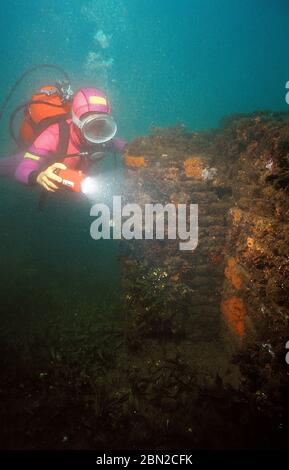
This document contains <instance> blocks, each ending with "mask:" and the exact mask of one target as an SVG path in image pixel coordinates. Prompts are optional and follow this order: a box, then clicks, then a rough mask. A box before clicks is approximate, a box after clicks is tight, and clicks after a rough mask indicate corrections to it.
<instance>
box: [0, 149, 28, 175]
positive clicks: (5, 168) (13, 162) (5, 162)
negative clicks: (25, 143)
mask: <svg viewBox="0 0 289 470" xmlns="http://www.w3.org/2000/svg"><path fill="white" fill-rule="evenodd" d="M22 158H23V152H19V153H17V154H16V155H11V156H9V157H3V158H2V157H1V158H0V176H9V177H13V176H14V173H15V170H16V168H17V166H18V165H19V163H20V161H21V159H22Z"/></svg>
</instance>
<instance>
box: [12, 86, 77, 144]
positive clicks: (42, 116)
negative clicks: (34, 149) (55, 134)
mask: <svg viewBox="0 0 289 470" xmlns="http://www.w3.org/2000/svg"><path fill="white" fill-rule="evenodd" d="M70 90H71V87H70V85H69V84H68V83H64V82H59V83H57V84H56V85H55V86H53V85H45V86H43V87H42V88H41V89H40V90H39V91H38V92H36V93H35V94H33V95H32V97H31V100H30V101H29V102H28V103H27V104H26V105H25V108H24V118H23V120H22V123H21V126H20V133H19V139H20V142H21V143H22V144H24V145H27V146H29V145H30V144H31V143H32V142H33V141H34V140H35V138H36V137H37V136H38V135H39V134H40V133H41V132H42V131H43V130H44V129H45V128H46V127H48V126H50V125H51V124H55V123H56V122H59V121H60V120H61V119H63V120H64V119H68V118H69V117H70V115H71V98H72V96H73V93H72V90H71V92H70ZM12 126H13V123H12ZM12 128H13V127H12Z"/></svg>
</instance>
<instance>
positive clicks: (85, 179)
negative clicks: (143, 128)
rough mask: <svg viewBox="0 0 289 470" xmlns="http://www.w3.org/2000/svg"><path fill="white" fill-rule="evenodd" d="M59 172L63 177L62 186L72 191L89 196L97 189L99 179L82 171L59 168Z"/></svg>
mask: <svg viewBox="0 0 289 470" xmlns="http://www.w3.org/2000/svg"><path fill="white" fill-rule="evenodd" d="M57 174H58V175H59V176H60V178H62V183H61V184H62V186H64V187H65V188H66V189H69V190H70V191H73V192H75V193H83V194H85V195H86V196H88V195H90V194H92V193H95V191H96V190H97V181H96V180H95V179H94V178H90V177H89V176H86V174H85V173H83V172H82V171H78V170H69V169H66V170H59V171H58V173H57Z"/></svg>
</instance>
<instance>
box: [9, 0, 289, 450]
mask: <svg viewBox="0 0 289 470" xmlns="http://www.w3.org/2000/svg"><path fill="white" fill-rule="evenodd" d="M0 31H1V32H0V35H1V41H0V58H1V64H2V68H1V76H0V102H1V100H2V99H4V97H5V96H6V94H7V93H8V91H9V89H10V86H11V84H12V83H14V82H15V81H16V80H17V78H18V77H19V76H20V75H21V74H22V73H23V72H24V71H25V70H26V69H27V68H29V67H33V66H34V65H36V64H41V63H53V64H56V65H61V66H62V67H63V68H64V69H65V70H66V71H67V72H68V73H69V75H70V77H71V79H72V85H73V87H74V88H75V89H77V88H79V87H81V86H96V87H99V88H103V89H104V90H105V91H106V92H107V94H108V96H109V97H110V99H111V103H112V107H113V114H114V116H115V117H116V119H117V122H118V127H119V135H120V136H121V137H123V138H125V139H127V140H128V141H130V140H133V139H134V138H135V137H137V136H139V135H145V134H147V133H148V132H149V130H150V128H151V127H167V126H172V125H175V124H177V123H181V124H184V125H185V126H186V127H187V128H188V129H189V130H191V131H198V130H203V129H208V128H212V127H217V126H218V123H219V121H220V120H221V119H222V118H223V117H224V116H227V115H229V114H232V113H243V112H246V113H247V112H251V111H255V110H265V109H269V110H281V111H282V110H283V111H286V110H287V109H288V105H287V104H286V102H285V92H286V90H285V84H286V82H287V80H289V60H288V48H289V3H288V1H287V0H276V1H270V0H178V1H177V0H38V1H36V0H9V1H8V2H5V1H2V2H1V3H0ZM54 77H55V74H54V73H52V72H51V71H49V72H48V71H47V72H45V71H43V70H42V71H39V72H36V73H35V74H34V75H32V76H30V77H29V78H28V79H27V80H26V81H25V82H24V83H23V84H21V86H20V87H19V88H18V89H17V92H16V93H15V94H14V95H13V99H12V100H11V102H10V104H9V106H8V108H7V113H6V114H5V115H4V119H3V120H2V122H1V123H0V136H1V149H0V154H1V155H5V154H7V152H10V151H12V149H13V145H11V141H10V140H9V137H8V134H7V120H8V114H9V113H8V111H9V110H10V111H11V110H12V109H13V107H14V106H16V105H17V104H18V103H19V102H22V101H25V100H26V99H27V98H28V97H29V96H30V94H31V93H32V92H33V91H34V90H35V88H37V87H38V86H39V85H42V84H44V83H46V82H48V83H50V82H51V81H52V80H53V79H54ZM56 78H59V77H57V76H56ZM1 97H2V98H1ZM117 166H118V170H119V172H120V174H121V172H122V170H121V167H122V164H121V159H120V158H119V161H118V164H117ZM103 171H107V172H108V174H111V177H113V176H115V175H116V173H115V171H114V162H113V160H112V157H111V160H108V161H107V162H106V168H104V169H103ZM120 182H121V179H120ZM112 193H113V190H112ZM37 200H38V196H37V190H35V189H31V188H26V187H24V186H20V185H19V184H17V183H16V182H14V181H9V180H4V179H1V180H0V221H1V222H0V227H1V233H0V265H1V277H0V279H1V299H2V302H1V305H0V312H1V314H2V317H1V318H2V323H1V328H0V330H1V337H2V339H3V344H4V347H6V342H8V343H9V342H11V343H12V344H15V349H16V350H17V348H18V343H19V344H21V348H22V347H23V337H22V336H21V335H22V334H23V335H24V338H25V340H24V342H25V341H27V342H28V343H29V341H31V342H32V343H33V341H36V340H35V337H36V338H37V337H38V338H40V339H39V341H40V342H41V341H42V342H43V343H42V347H44V346H45V345H46V343H45V341H46V340H47V341H48V345H47V349H48V350H51V348H52V347H51V345H50V343H49V341H50V339H49V337H47V338H48V339H47V338H45V335H46V331H49V332H51V330H49V328H50V326H51V325H50V323H49V322H51V323H53V322H55V325H56V329H57V328H58V326H57V325H59V331H58V330H57V331H56V333H55V332H54V333H53V334H55V336H56V337H57V335H58V333H59V336H61V335H63V334H64V333H63V331H66V330H65V328H67V327H68V325H70V324H71V329H72V330H73V328H74V323H73V322H74V319H75V318H76V317H77V318H79V316H81V315H82V316H83V317H85V316H87V318H88V323H89V322H90V321H91V318H93V315H95V313H92V312H96V311H97V312H98V315H100V318H102V319H103V318H107V319H108V320H111V322H112V323H113V322H114V321H115V319H116V317H117V315H118V308H119V303H120V294H121V285H120V264H119V261H118V244H117V243H116V242H114V241H99V242H96V241H93V240H92V239H91V237H90V235H89V227H90V223H91V219H90V215H89V209H90V204H89V202H88V201H86V200H85V199H79V198H78V197H77V196H71V197H70V196H68V197H66V198H65V199H64V200H63V199H60V198H59V199H57V198H51V200H50V201H49V203H48V205H47V207H46V209H45V211H44V212H43V213H41V214H40V213H39V212H38V210H37ZM59 317H62V318H63V319H64V324H65V325H64V327H63V328H64V330H62V329H61V328H62V323H61V321H60V322H59V324H58V323H57V322H58V321H59ZM95 318H97V319H98V320H97V321H99V316H96V317H95ZM65 322H66V323H65ZM89 324H90V323H89ZM75 328H76V329H77V328H78V329H79V328H81V322H80V324H77V325H76V326H75ZM85 328H87V325H86V327H85ZM49 334H50V333H49ZM51 334H52V333H51ZM69 334H72V333H71V331H70V332H69ZM37 335H38V336H37ZM76 336H77V335H76ZM7 338H8V340H7ZM31 338H32V339H31ZM51 341H52V343H53V339H52V340H51ZM43 344H44V346H43ZM49 348H50V349H49ZM59 348H60V346H59ZM4 349H5V348H4ZM28 349H29V348H28ZM40 350H41V348H40ZM33 351H34V353H35V355H36V356H38V353H39V348H38V349H37V346H36V348H35V350H33ZM53 351H54V349H53ZM25 354H26V353H25ZM25 354H24V359H25V357H26V356H25ZM27 354H28V353H27ZM29 354H30V355H31V352H30V353H29ZM45 354H46V353H45ZM45 354H44V356H45ZM52 356H53V357H54V356H55V353H54V352H53V353H52ZM22 359H23V358H22ZM37 360H38V359H37ZM32 362H33V360H32ZM36 362H37V361H36ZM20 363H21V361H20ZM9 367H10V364H9ZM41 367H42V366H41ZM38 372H39V371H38ZM20 431H21V426H20ZM35 434H36V431H35ZM35 434H33V436H34V435H35ZM18 442H21V439H20V441H18ZM42 442H44V441H43V439H42ZM40 445H41V443H40V444H38V447H39V446H40ZM76 445H77V444H76ZM82 445H84V444H82ZM7 446H8V447H10V448H11V447H13V442H12V444H11V443H10V442H9V444H7ZM27 446H28V447H29V442H28V444H27Z"/></svg>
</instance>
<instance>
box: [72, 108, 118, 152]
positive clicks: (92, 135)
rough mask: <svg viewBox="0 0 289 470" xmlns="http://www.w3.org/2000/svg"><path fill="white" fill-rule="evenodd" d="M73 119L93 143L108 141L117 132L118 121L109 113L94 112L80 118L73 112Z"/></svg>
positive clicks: (84, 135) (86, 138) (85, 136)
mask: <svg viewBox="0 0 289 470" xmlns="http://www.w3.org/2000/svg"><path fill="white" fill-rule="evenodd" d="M72 120H73V122H74V124H75V125H76V126H77V127H78V128H79V129H80V131H81V133H82V135H83V137H84V138H85V140H87V141H88V142H90V143H92V144H103V143H105V142H108V141H109V140H111V139H112V138H113V137H114V136H115V134H116V132H117V125H116V122H115V120H114V119H113V117H112V116H110V115H109V114H104V113H100V114H98V113H93V114H89V115H87V116H86V117H84V118H83V119H78V117H77V116H76V115H75V114H74V113H73V115H72Z"/></svg>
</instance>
